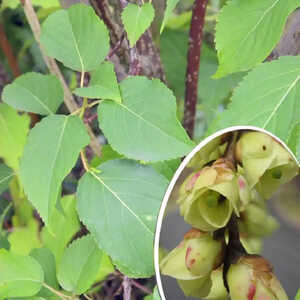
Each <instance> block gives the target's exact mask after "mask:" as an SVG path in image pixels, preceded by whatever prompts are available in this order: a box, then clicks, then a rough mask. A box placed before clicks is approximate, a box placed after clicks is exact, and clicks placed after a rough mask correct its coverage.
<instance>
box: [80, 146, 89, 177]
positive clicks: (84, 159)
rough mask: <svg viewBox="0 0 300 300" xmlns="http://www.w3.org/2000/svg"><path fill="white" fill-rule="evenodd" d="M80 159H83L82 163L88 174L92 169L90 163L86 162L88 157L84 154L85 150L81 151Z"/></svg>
mask: <svg viewBox="0 0 300 300" xmlns="http://www.w3.org/2000/svg"><path fill="white" fill-rule="evenodd" d="M80 158H81V161H82V164H83V167H84V169H85V171H86V172H88V171H89V170H90V167H89V165H88V162H87V160H86V157H85V154H84V151H83V150H81V151H80Z"/></svg>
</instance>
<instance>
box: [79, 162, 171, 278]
mask: <svg viewBox="0 0 300 300" xmlns="http://www.w3.org/2000/svg"><path fill="white" fill-rule="evenodd" d="M98 169H99V170H101V173H91V172H89V173H86V174H85V175H84V176H83V177H82V178H81V179H80V181H79V187H78V213H79V216H80V219H81V220H82V222H83V223H84V224H85V225H86V226H87V228H88V229H89V231H90V232H91V234H92V235H93V236H94V238H95V239H96V241H97V242H98V245H99V247H100V248H101V249H103V250H104V251H105V252H106V253H108V254H109V255H110V256H111V257H112V259H113V261H114V262H115V263H116V264H117V265H118V267H119V266H120V265H121V266H124V268H123V270H122V271H123V272H124V269H126V274H127V275H129V276H131V277H149V276H151V275H153V273H154V268H153V238H154V230H155V224H156V217H157V214H158V210H159V207H160V204H161V200H162V198H163V195H164V193H165V190H166V187H167V185H168V181H167V180H166V179H165V178H164V177H163V176H161V175H159V174H157V173H156V172H155V171H154V170H153V169H152V168H151V167H150V166H145V165H139V164H137V163H135V162H133V161H128V160H124V159H121V160H111V161H108V162H105V163H103V164H101V165H100V167H99V168H98ZM99 212H101V216H100V217H99Z"/></svg>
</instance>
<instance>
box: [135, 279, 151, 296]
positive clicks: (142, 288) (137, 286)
mask: <svg viewBox="0 0 300 300" xmlns="http://www.w3.org/2000/svg"><path fill="white" fill-rule="evenodd" d="M131 283H132V285H134V286H135V287H136V288H138V289H140V290H141V291H143V292H144V293H145V294H148V295H150V294H152V292H151V291H150V290H149V289H148V288H147V287H145V286H143V285H142V284H140V283H139V282H137V281H136V280H133V279H131Z"/></svg>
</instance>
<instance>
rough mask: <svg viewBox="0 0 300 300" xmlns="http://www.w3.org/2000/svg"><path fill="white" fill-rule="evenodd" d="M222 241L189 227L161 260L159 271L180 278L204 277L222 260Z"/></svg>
mask: <svg viewBox="0 0 300 300" xmlns="http://www.w3.org/2000/svg"><path fill="white" fill-rule="evenodd" d="M223 257H224V241H221V240H214V239H213V237H212V235H211V234H210V233H205V232H201V231H200V230H197V229H191V230H190V231H189V232H188V233H187V234H186V235H185V236H184V240H183V241H182V242H181V243H180V244H179V245H178V246H177V247H176V248H175V249H173V250H172V251H171V252H170V253H169V254H168V255H167V256H166V257H165V258H164V259H163V260H162V262H161V264H160V267H161V272H162V274H164V275H169V276H172V277H174V278H176V279H181V280H192V279H198V278H201V277H205V276H207V275H209V274H210V272H211V271H212V270H214V269H216V268H217V267H218V266H219V265H220V264H221V263H222V261H223Z"/></svg>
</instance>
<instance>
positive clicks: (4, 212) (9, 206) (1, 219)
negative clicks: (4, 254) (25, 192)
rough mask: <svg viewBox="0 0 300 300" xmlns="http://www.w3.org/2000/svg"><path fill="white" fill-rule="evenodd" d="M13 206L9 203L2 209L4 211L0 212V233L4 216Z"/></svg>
mask: <svg viewBox="0 0 300 300" xmlns="http://www.w3.org/2000/svg"><path fill="white" fill-rule="evenodd" d="M12 206H13V204H12V202H10V203H9V204H8V205H7V206H6V207H5V209H4V211H3V212H2V214H1V217H0V233H2V232H3V225H4V220H5V217H6V215H7V214H8V212H9V211H10V209H11V208H12Z"/></svg>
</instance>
